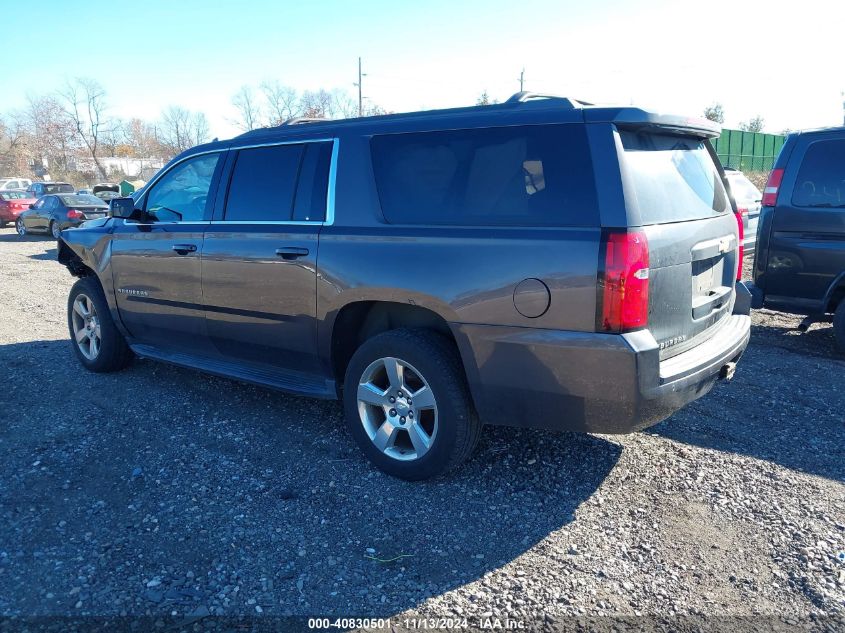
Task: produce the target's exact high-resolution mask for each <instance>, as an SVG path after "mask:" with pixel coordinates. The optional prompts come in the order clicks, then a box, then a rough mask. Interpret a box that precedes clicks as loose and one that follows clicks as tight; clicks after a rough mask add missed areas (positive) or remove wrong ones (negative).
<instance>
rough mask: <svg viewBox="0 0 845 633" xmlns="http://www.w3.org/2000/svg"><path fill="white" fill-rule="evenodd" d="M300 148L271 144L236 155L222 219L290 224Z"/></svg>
mask: <svg viewBox="0 0 845 633" xmlns="http://www.w3.org/2000/svg"><path fill="white" fill-rule="evenodd" d="M302 150H303V146H302V145H273V146H270V147H256V148H253V149H242V150H240V151H239V152H238V156H237V158H236V160H235V166H234V168H233V169H232V178H231V180H230V181H229V195H228V196H227V198H226V213H225V215H224V218H223V219H224V220H226V221H229V222H284V221H289V220H290V218H291V213H292V209H293V195H294V191H295V189H296V180H297V176H298V174H299V162H300V160H301V158H302Z"/></svg>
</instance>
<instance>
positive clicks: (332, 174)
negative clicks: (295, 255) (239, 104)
mask: <svg viewBox="0 0 845 633" xmlns="http://www.w3.org/2000/svg"><path fill="white" fill-rule="evenodd" d="M305 143H331V144H332V156H331V160H330V161H329V182H328V189H327V191H326V217H325V220H323V221H321V222H317V221H314V222H311V221H303V220H279V221H270V220H263V221H256V222H250V221H248V220H215V221H204V222H167V223H166V224H180V225H199V224H208V225H215V226H216V225H218V224H222V225H226V224H267V225H290V226H331V225H332V224H334V217H335V209H334V207H335V185H336V182H337V158H338V153H339V149H340V139H339V138H337V137H321V138H304V139H296V140H290V141H268V142H267V143H254V144H251V145H232V146H230V147H223V148H219V149H210V150H206V151H202V152H196V153H194V154H191V155H190V156H185V157H184V158H182V159H180V160H178V161H176V162H175V163H173V164H172V165H171V166H170V167H169V168H168V169H167V171H163V170H160V171H159V173H157V174H156V175H155V177H154V178H153V179H152V180H151V181H150V182H149V183H148V185H149V186H148V187H147V189H146V191H144V195H143V196H141V197H140V198H139V199H138V200H137V202H138V203H140V202H141V201H144V202H146V197H147V194H148V193H149V192H150V190H151V189H152V188H153V187H155V185H156V183H157V182H158V181H159V180H161V179H162V178H163V177H164V176H165V175H167V174H168V173H170V172H171V171H173V169H174V168H175V167H176V166H177V165H181V164H182V163H184V162H185V161H187V160H191V159H192V158H196V157H197V156H205V155H207V154H222V153H224V152H228V151H238V150H242V149H254V148H258V147H274V146H277V145H303V144H305ZM150 224H164V223H159V222H151V223H150Z"/></svg>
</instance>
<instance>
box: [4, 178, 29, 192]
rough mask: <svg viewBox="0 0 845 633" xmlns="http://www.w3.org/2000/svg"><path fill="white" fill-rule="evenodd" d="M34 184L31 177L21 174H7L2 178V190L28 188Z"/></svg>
mask: <svg viewBox="0 0 845 633" xmlns="http://www.w3.org/2000/svg"><path fill="white" fill-rule="evenodd" d="M31 184H32V181H31V180H30V179H29V178H21V177H19V176H7V177H5V178H0V191H13V190H15V189H26V188H27V187H29V186H30V185H31Z"/></svg>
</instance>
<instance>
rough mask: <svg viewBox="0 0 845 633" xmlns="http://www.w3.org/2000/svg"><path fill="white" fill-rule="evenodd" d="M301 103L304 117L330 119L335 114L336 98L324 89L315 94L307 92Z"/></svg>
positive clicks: (303, 94)
mask: <svg viewBox="0 0 845 633" xmlns="http://www.w3.org/2000/svg"><path fill="white" fill-rule="evenodd" d="M299 103H300V110H301V111H302V116H306V117H309V118H314V119H330V118H332V117H333V116H334V114H335V99H334V96H333V95H332V94H331V93H330V92H328V91H326V90H324V89H323V88H320V89H319V90H317V91H315V92H312V91H311V90H306V91H305V92H303V93H302V99H300V101H299Z"/></svg>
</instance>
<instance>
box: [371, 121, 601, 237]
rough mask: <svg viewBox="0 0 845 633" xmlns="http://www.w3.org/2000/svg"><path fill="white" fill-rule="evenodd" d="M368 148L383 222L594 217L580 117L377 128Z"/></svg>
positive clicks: (527, 222)
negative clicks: (502, 124)
mask: <svg viewBox="0 0 845 633" xmlns="http://www.w3.org/2000/svg"><path fill="white" fill-rule="evenodd" d="M372 154H373V168H374V170H375V176H376V184H377V186H378V191H379V197H380V199H381V205H382V210H383V212H384V216H385V218H386V219H387V221H388V222H392V223H397V224H453V225H454V224H460V225H475V226H484V225H506V226H507V225H510V226H590V225H596V224H597V211H596V199H595V185H594V180H593V172H592V165H591V160H590V154H589V150H588V146H587V137H586V132H585V130H584V128H583V126H581V125H552V126H526V127H507V128H484V129H476V130H455V131H446V132H427V133H414V134H392V135H385V136H376V137H374V138H373V140H372Z"/></svg>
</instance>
